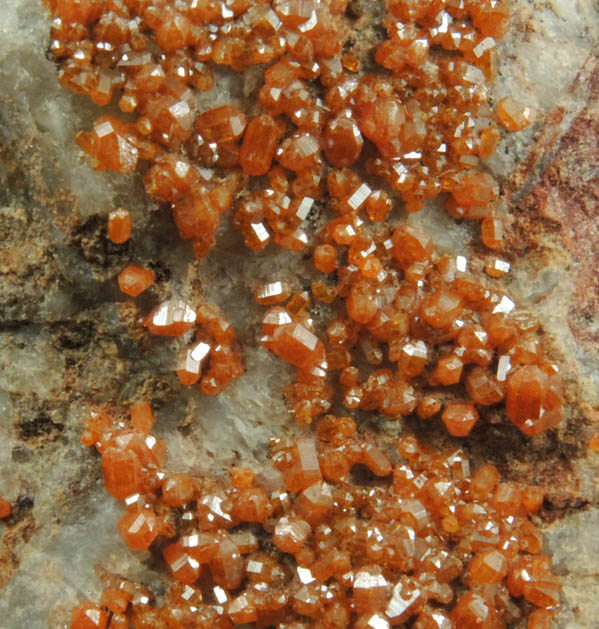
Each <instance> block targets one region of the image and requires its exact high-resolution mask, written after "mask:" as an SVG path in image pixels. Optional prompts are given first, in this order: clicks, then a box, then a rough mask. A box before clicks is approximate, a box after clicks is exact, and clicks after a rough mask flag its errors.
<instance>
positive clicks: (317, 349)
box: [47, 0, 563, 436]
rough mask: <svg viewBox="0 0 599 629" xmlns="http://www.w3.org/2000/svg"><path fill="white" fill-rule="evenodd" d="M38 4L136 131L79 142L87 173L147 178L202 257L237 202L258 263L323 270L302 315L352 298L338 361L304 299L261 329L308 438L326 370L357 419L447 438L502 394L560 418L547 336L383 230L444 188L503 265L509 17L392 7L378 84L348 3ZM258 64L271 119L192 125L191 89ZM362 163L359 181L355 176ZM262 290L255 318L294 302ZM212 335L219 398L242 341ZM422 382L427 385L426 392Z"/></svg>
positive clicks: (510, 408)
mask: <svg viewBox="0 0 599 629" xmlns="http://www.w3.org/2000/svg"><path fill="white" fill-rule="evenodd" d="M47 1H48V2H49V6H50V9H51V11H52V13H53V15H54V16H55V21H54V25H53V30H52V43H51V50H52V51H53V53H54V55H55V57H56V58H57V59H59V60H60V62H61V66H60V80H61V81H62V83H63V84H64V85H65V86H67V87H68V88H70V89H72V90H74V91H76V92H80V93H84V94H87V95H89V96H90V97H91V98H92V100H94V102H96V103H98V104H108V103H109V102H111V101H112V100H113V99H115V98H116V97H117V95H118V96H119V100H118V104H119V107H120V108H121V109H122V110H123V112H126V113H128V114H134V115H135V116H136V119H135V121H134V122H126V123H125V122H121V121H120V120H118V119H116V118H114V117H112V116H103V117H102V118H100V119H99V120H97V121H96V123H95V124H94V128H93V130H92V131H91V132H90V133H86V132H81V133H80V134H79V136H78V142H79V144H80V146H81V147H82V148H83V149H84V150H85V151H86V152H88V153H89V154H90V155H92V156H93V158H94V163H95V166H96V167H97V168H100V169H112V170H115V171H118V172H130V171H132V170H134V169H136V168H137V166H138V163H139V162H140V160H145V161H147V162H149V165H150V167H149V169H148V170H147V172H146V174H145V175H144V183H145V186H146V190H147V192H148V194H149V195H150V196H151V197H152V198H155V199H158V200H161V201H165V202H168V203H170V206H171V209H172V212H173V216H174V220H175V222H176V224H177V226H178V229H179V232H180V234H181V236H182V237H183V238H185V239H191V240H192V241H193V247H194V251H195V253H196V255H197V256H198V257H203V256H205V255H206V254H207V253H208V252H209V251H210V249H211V248H212V246H213V245H214V235H215V233H216V230H217V228H218V225H219V222H220V217H221V216H222V215H223V214H224V213H225V212H227V211H229V210H230V209H231V208H232V207H233V206H235V216H234V221H233V222H234V224H235V225H236V226H237V228H238V229H239V230H240V232H241V233H242V235H243V237H244V240H245V242H246V244H247V245H248V247H250V248H251V249H253V250H257V251H261V250H263V249H265V248H266V247H267V245H268V244H269V243H270V242H271V241H274V242H275V243H277V244H278V245H280V246H282V247H285V248H288V249H291V250H295V251H302V250H303V249H305V248H307V247H309V246H310V247H311V251H312V256H313V261H314V266H315V267H316V269H317V270H318V271H320V272H321V273H322V274H324V275H326V276H327V280H326V281H323V280H316V281H315V282H314V283H313V285H312V299H313V300H314V301H321V302H326V303H331V302H334V301H335V300H337V298H341V299H344V300H345V310H346V316H345V315H344V316H340V317H337V318H335V319H334V320H332V321H331V322H330V323H329V324H328V327H327V328H326V334H327V337H328V343H327V344H326V345H325V344H323V342H322V341H321V340H320V339H319V338H318V337H317V335H316V334H315V333H314V331H313V330H312V329H310V316H309V313H308V310H307V306H308V305H309V304H310V296H309V295H299V296H298V295H295V296H294V297H293V298H292V300H291V302H292V304H291V306H289V305H288V306H287V308H285V309H283V308H275V309H274V310H271V311H269V312H268V313H267V315H266V317H265V319H264V337H263V341H264V343H265V345H266V346H267V347H269V348H270V349H272V350H273V351H274V352H275V353H276V354H278V355H279V356H281V357H282V358H284V359H285V360H287V361H289V362H291V363H292V364H294V365H295V366H296V367H298V369H299V378H298V382H297V384H296V385H294V386H292V387H290V388H289V389H288V390H287V397H288V400H289V402H290V406H291V408H292V410H293V412H294V415H295V416H296V419H297V420H298V422H299V423H301V424H308V423H310V422H311V421H313V420H314V418H315V417H317V416H318V415H321V414H322V413H324V412H327V411H328V410H329V409H330V405H331V401H332V398H333V389H332V388H331V386H330V381H329V380H330V379H329V376H328V372H330V371H339V372H340V375H339V381H340V382H341V385H342V387H343V403H344V405H345V406H346V408H350V409H357V408H360V409H363V410H379V411H381V412H382V413H384V414H386V415H388V416H392V417H396V416H400V415H407V414H411V413H413V412H414V411H416V412H418V414H419V415H420V416H421V417H422V418H428V417H431V416H433V415H435V414H437V413H438V412H441V410H442V409H443V410H442V419H443V421H444V422H445V424H446V425H447V427H448V429H449V431H450V432H451V434H453V435H456V436H464V435H467V434H468V433H469V432H470V431H471V430H472V428H473V426H474V425H475V423H476V421H477V419H478V416H479V415H478V411H477V409H476V407H475V406H481V405H482V406H488V405H493V404H497V403H499V402H501V401H502V400H503V399H504V398H506V406H507V414H508V417H509V418H510V420H511V421H513V422H514V423H515V424H516V425H517V426H518V427H519V428H520V429H521V430H522V431H523V432H524V433H526V434H527V435H536V434H539V433H541V432H543V431H544V430H546V429H547V428H551V427H553V426H555V425H556V424H557V423H559V421H560V420H561V418H562V410H561V409H562V406H563V400H562V397H561V395H560V393H559V385H558V383H557V382H556V367H555V366H554V365H552V364H551V363H549V362H548V361H546V360H545V358H544V357H543V353H542V350H541V347H540V343H539V339H538V338H537V337H536V336H535V332H536V328H537V323H536V322H535V321H534V320H532V319H531V318H530V317H527V316H525V315H524V316H522V315H521V314H519V313H518V312H517V311H516V312H515V313H510V311H511V309H512V308H513V306H514V304H513V303H512V302H511V301H510V300H509V298H507V297H505V296H502V295H500V294H498V293H496V292H494V291H490V290H487V289H486V287H485V286H484V284H483V283H482V282H481V281H480V280H478V279H477V278H476V277H475V276H473V275H471V274H470V273H468V272H467V270H466V265H467V261H466V260H465V259H464V258H463V257H461V256H458V257H454V258H450V257H442V256H437V255H436V254H435V253H434V251H433V245H432V243H431V242H430V239H429V238H428V236H427V235H426V234H423V233H421V232H420V231H418V230H417V229H414V228H411V227H403V228H400V229H398V230H396V231H395V232H394V233H393V234H391V232H390V230H389V229H388V228H387V227H386V226H385V225H386V219H387V217H388V215H389V213H390V211H391V210H392V209H393V206H394V197H393V196H392V195H393V194H397V195H399V196H400V197H401V198H402V199H403V201H404V208H405V209H406V210H407V211H409V212H413V211H417V210H419V209H420V208H421V207H422V205H423V202H424V200H425V199H427V198H432V197H435V196H437V195H438V194H440V193H443V194H445V196H446V199H445V204H446V207H447V210H448V212H449V213H450V214H451V215H452V216H454V217H457V218H470V219H477V220H479V221H481V226H482V227H481V230H482V240H483V242H484V243H485V245H486V246H487V247H488V248H490V249H492V250H498V249H501V248H502V245H503V241H504V236H505V229H504V225H503V222H502V218H501V207H500V205H498V195H499V187H498V184H497V182H496V181H495V180H494V179H493V177H492V176H491V175H489V174H488V173H486V172H483V171H482V170H479V164H480V160H481V159H484V158H485V157H488V156H490V155H491V154H492V153H493V151H494V150H495V147H496V145H497V142H498V140H499V137H500V136H499V132H498V131H497V129H496V126H495V122H494V120H493V119H492V117H491V112H490V110H489V108H488V94H487V81H488V80H489V79H490V78H491V77H492V74H493V51H494V48H495V45H496V39H497V38H498V37H501V35H502V34H503V33H504V31H505V29H506V24H507V20H508V17H509V12H508V9H507V6H506V4H505V3H504V2H503V1H502V0H388V2H387V8H388V14H387V16H386V18H385V20H384V26H385V29H386V31H387V35H388V38H387V39H386V40H385V41H383V42H382V43H381V44H380V45H379V46H378V47H377V49H376V51H375V55H374V56H375V60H376V63H377V64H378V66H379V70H380V71H379V72H378V73H369V74H363V73H360V63H359V60H358V58H357V57H356V56H355V55H343V56H340V53H341V51H342V49H343V46H344V44H345V43H346V41H347V38H348V36H349V35H350V33H351V29H350V28H349V22H348V20H347V18H346V17H345V11H346V9H347V1H346V0H327V1H323V2H315V1H312V0H274V1H273V2H267V1H255V2H251V1H249V0H182V1H181V2H176V3H172V2H167V1H166V0H161V1H158V0H156V1H155V0H77V2H73V1H72V0H47ZM441 51H443V52H441ZM262 64H270V65H269V67H268V68H267V69H266V70H265V72H264V83H263V85H262V86H261V87H260V89H259V94H258V103H259V105H260V107H261V108H262V110H263V113H258V114H256V115H252V116H250V115H249V114H248V115H246V113H244V111H242V110H241V109H239V108H238V107H234V106H232V105H223V106H220V107H217V108H214V109H208V110H205V111H200V110H199V109H198V105H197V102H198V100H197V92H198V91H203V90H209V89H211V88H212V87H213V86H214V82H215V79H214V76H215V74H214V73H215V72H217V73H218V72H221V73H222V72H223V67H225V66H229V67H230V68H232V69H233V70H234V71H236V72H241V71H244V70H246V69H247V68H249V67H250V66H256V65H262ZM531 116H532V112H531V110H530V108H526V107H520V106H519V105H517V103H515V102H514V101H512V100H510V99H503V100H502V101H500V102H499V104H498V108H497V115H496V117H497V118H498V119H499V121H501V123H502V124H503V125H504V126H505V127H506V128H508V129H510V130H518V129H522V128H524V127H525V126H527V125H528V124H530V122H531ZM359 158H362V159H361V164H362V165H363V167H364V168H363V171H364V172H365V174H366V181H365V180H364V179H363V178H362V177H361V176H359V175H358V174H356V172H354V171H353V170H351V169H350V168H349V167H350V166H352V165H354V164H356V163H357V162H358V160H359ZM263 175H267V176H268V181H267V183H266V182H264V181H263V180H259V185H258V186H253V185H252V186H245V188H244V190H243V191H242V186H243V184H244V183H246V181H247V179H248V177H250V176H251V177H259V176H263ZM377 182H378V185H379V186H381V187H376V185H377ZM388 190H389V191H393V192H388ZM322 202H326V203H327V207H328V208H329V210H330V211H331V212H332V213H333V215H334V216H333V218H332V219H331V220H329V222H328V223H327V224H326V225H325V226H324V227H323V228H322V229H320V231H318V232H317V233H311V230H310V229H309V227H308V226H307V224H306V223H307V220H306V219H308V217H309V216H311V215H313V208H315V207H318V206H319V205H322ZM128 229H130V227H128ZM119 238H125V236H122V235H121V234H120V231H119ZM506 269H509V263H507V262H506V261H505V260H500V259H495V260H493V261H492V262H489V263H488V264H487V271H488V273H489V274H490V275H492V276H493V277H499V276H501V275H502V274H504V273H505V272H506ZM328 278H331V279H330V280H329V279H328ZM333 280H336V281H333ZM153 281H154V276H153V274H152V272H151V271H148V270H145V269H140V268H138V267H131V266H130V267H127V268H126V269H125V270H124V271H123V273H122V274H121V276H119V283H120V285H121V288H122V289H123V291H124V292H126V293H127V294H129V295H133V296H135V295H137V294H139V293H140V292H142V291H143V290H144V289H145V288H146V287H147V286H149V285H151V283H153ZM275 283H276V282H275ZM266 292H267V294H268V297H267V298H264V299H262V300H261V303H277V301H278V300H279V298H281V299H282V298H283V297H284V296H285V292H284V291H283V292H281V293H279V294H277V293H276V291H275V292H274V293H272V294H270V293H269V289H268V288H267V289H266ZM169 309H171V310H172V309H174V311H176V313H177V315H180V316H183V317H186V316H187V315H186V314H185V312H184V311H186V310H189V311H190V312H191V310H192V308H191V307H190V306H188V305H187V304H185V303H183V302H180V301H178V300H172V301H171V302H167V303H166V304H162V305H161V306H160V307H159V308H158V309H157V313H154V314H152V315H150V317H149V318H148V321H151V320H152V317H154V319H156V320H160V319H161V317H166V320H167V324H166V325H149V326H148V327H149V328H150V330H152V331H154V332H157V330H158V329H159V328H160V329H162V330H164V329H166V328H169V329H170V328H171V327H172V326H170V323H168V321H169V317H170V316H171V315H170V314H169V313H168V312H167V311H169ZM510 315H511V316H510ZM219 320H220V319H219ZM186 325H187V324H186ZM184 327H185V326H183V328H184ZM189 327H190V326H189ZM213 327H217V326H213ZM179 328H181V326H177V329H179ZM183 331H185V330H183ZM221 332H222V330H221V331H219V332H218V334H214V333H212V337H213V339H215V340H216V342H217V343H218V344H219V345H218V347H219V348H225V350H224V353H223V352H221V354H223V355H222V357H221V358H222V361H221V363H222V364H223V365H224V366H223V368H222V369H220V374H221V376H222V377H221V378H220V380H221V382H222V383H224V384H223V385H221V386H212V385H211V386H204V385H203V383H204V380H206V378H204V380H202V387H203V388H204V389H205V390H206V392H209V390H210V391H211V392H219V391H220V390H222V388H223V386H225V384H226V382H228V381H229V380H231V379H232V378H234V377H236V376H238V375H239V374H240V373H241V368H240V361H239V357H238V356H237V355H236V354H235V352H233V351H232V350H230V343H231V341H229V342H227V341H226V339H228V338H229V336H230V335H231V334H233V331H232V329H231V328H230V326H228V327H227V329H226V331H224V333H223V334H221ZM157 333H168V334H171V333H169V332H157ZM179 333H181V332H177V334H179ZM221 336H224V337H225V340H222V339H221V338H220V337H221ZM208 341H209V339H206V338H204V336H202V335H200V336H199V337H198V338H197V339H196V343H195V344H194V345H193V346H191V347H189V348H187V349H186V350H184V351H183V352H182V355H181V356H180V357H179V360H178V365H177V372H178V374H179V377H180V378H181V381H182V382H183V383H184V384H192V383H194V382H196V381H197V380H199V379H200V377H201V372H202V369H203V367H202V364H203V363H204V362H205V357H206V356H207V354H208V353H209V352H210V347H209V342H208ZM354 347H357V348H359V349H360V350H361V351H360V354H361V355H362V356H363V357H364V358H365V359H366V362H367V363H370V364H371V365H373V366H381V367H382V368H380V369H377V370H375V371H373V372H372V373H371V374H369V375H368V376H367V377H366V378H363V377H362V375H361V373H360V371H359V370H358V368H357V367H356V366H354V365H353V363H352V356H351V354H350V351H349V350H350V349H352V348H354ZM212 360H213V361H215V362H218V361H216V358H215V356H213V357H212ZM385 360H387V361H388V366H393V365H395V366H396V368H395V370H392V369H389V368H388V367H387V368H385V366H384V365H382V363H384V362H385ZM228 367H230V369H231V374H230V377H229V378H228V379H227V378H226V377H225V374H226V369H227V368H228ZM423 383H424V384H425V385H426V386H427V387H430V386H432V387H433V388H437V390H436V391H432V392H430V391H428V390H427V392H426V395H421V394H420V393H417V392H416V390H415V389H414V386H417V388H418V386H420V388H422V387H421V385H422V384H423ZM460 383H464V384H465V385H466V390H467V393H468V397H469V399H467V400H462V399H459V390H460V389H459V387H457V390H458V395H457V398H458V399H453V398H456V395H455V394H454V393H455V390H450V391H449V395H450V397H449V399H446V397H447V391H446V390H445V387H455V386H456V385H459V384H460ZM439 387H441V390H438V389H439ZM452 396H453V397H452ZM445 401H446V402H447V404H446V405H445V407H444V408H443V402H445Z"/></svg>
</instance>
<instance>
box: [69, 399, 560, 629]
mask: <svg viewBox="0 0 599 629" xmlns="http://www.w3.org/2000/svg"><path fill="white" fill-rule="evenodd" d="M152 425H153V415H152V411H151V409H150V407H149V406H148V405H147V404H144V403H137V404H134V405H133V406H132V407H131V410H130V418H127V419H120V420H119V419H115V418H114V417H113V416H112V415H111V414H110V413H109V412H108V411H107V410H98V411H96V412H94V413H92V415H91V416H90V418H89V421H88V427H87V430H86V431H85V433H84V434H83V437H82V441H83V442H84V443H85V444H86V445H94V446H95V447H96V448H97V449H98V451H99V452H100V453H101V456H102V468H103V471H104V482H105V484H106V489H107V490H108V492H109V493H110V494H111V495H112V496H114V497H115V498H116V499H118V500H121V501H123V502H124V503H125V506H126V508H125V512H124V514H123V516H122V517H121V519H120V521H119V530H120V533H121V535H122V537H123V539H124V540H125V541H126V543H127V544H128V545H129V547H130V548H131V549H133V550H138V551H140V550H146V549H151V550H152V551H153V552H155V553H156V554H157V555H161V556H162V561H163V562H164V564H165V565H166V566H167V567H168V569H169V570H170V572H171V574H172V576H173V578H174V584H173V585H172V586H171V587H170V589H169V590H168V591H167V593H166V594H165V596H164V599H163V601H162V604H159V603H158V602H157V601H155V600H154V595H153V594H152V592H151V591H150V590H149V589H148V588H146V587H144V586H140V585H136V584H134V583H131V582H129V581H127V580H125V579H123V578H121V577H117V576H111V577H108V578H107V582H106V589H105V591H104V593H103V596H102V601H101V605H100V606H98V605H95V604H93V603H90V602H85V603H82V604H81V605H79V606H78V607H76V608H75V609H74V610H73V622H72V625H71V627H72V629H91V628H94V629H106V628H107V627H110V628H111V629H117V628H118V629H126V628H128V627H135V628H139V629H141V628H142V627H148V628H149V627H151V628H152V629H167V628H169V629H175V628H180V629H183V628H188V627H196V628H204V627H205V628H206V629H218V628H228V627H232V626H235V625H248V624H251V625H253V626H256V627H280V628H289V629H291V628H293V629H305V628H307V627H314V628H315V629H337V628H339V629H342V628H345V627H350V626H352V627H356V628H359V629H385V628H388V627H391V626H405V623H407V622H410V623H413V624H410V626H412V627H414V628H415V629H451V628H453V627H455V628H458V629H500V628H502V627H505V626H506V624H509V623H513V622H517V621H518V620H519V619H520V618H521V617H522V615H523V610H527V611H530V610H531V605H530V604H532V606H535V607H538V608H539V609H537V610H536V611H533V612H532V613H531V614H530V616H529V618H528V627H529V628H530V629H546V628H548V627H550V626H551V618H552V615H553V613H554V612H555V609H556V606H557V604H558V602H559V592H560V586H559V582H558V581H557V579H556V578H555V577H554V576H553V575H552V574H551V572H550V570H549V559H548V558H547V557H545V556H543V555H542V554H541V534H540V531H539V530H538V529H537V528H536V526H535V525H534V524H533V523H532V522H531V520H530V515H531V514H534V513H535V512H536V511H538V509H539V508H540V507H541V504H542V502H543V498H544V491H543V489H542V488H539V487H523V486H521V485H519V484H517V483H513V482H500V481H499V473H498V471H497V469H496V468H495V467H494V466H493V465H490V464H488V465H484V466H482V467H480V468H479V469H478V470H477V471H476V472H475V473H474V474H472V475H471V472H470V464H469V461H468V458H467V456H466V455H465V453H464V452H463V451H462V450H461V449H459V448H454V449H452V450H448V451H446V452H441V453H439V452H435V451H432V450H430V449H428V448H427V447H425V446H423V445H421V444H420V443H419V442H418V441H417V440H416V439H415V438H414V437H412V436H409V435H408V436H403V437H402V438H401V439H400V440H399V441H398V442H397V443H395V444H389V443H387V444H386V445H383V444H379V445H377V442H376V440H375V439H374V437H373V436H371V437H368V436H364V435H362V436H360V437H359V436H358V435H357V434H356V425H355V423H354V421H353V420H352V419H351V418H350V417H335V416H332V415H327V416H325V417H323V418H321V419H320V420H319V421H318V424H317V427H316V432H315V435H312V436H305V437H301V438H299V439H297V440H295V441H291V440H289V441H288V440H283V439H278V440H274V441H273V442H272V444H271V450H272V466H270V467H269V471H268V470H267V469H266V468H265V469H263V470H262V473H260V474H257V475H254V473H252V472H251V471H250V470H249V469H246V468H232V469H231V472H230V474H231V480H230V483H228V484H225V483H220V482H217V481H215V480H209V479H206V478H203V477H194V476H193V475H191V474H188V473H172V472H170V471H168V470H167V469H166V468H165V464H166V458H167V453H166V447H165V445H164V443H163V442H162V441H160V440H159V439H157V438H156V437H154V436H152V434H151V430H152ZM515 599H522V600H523V601H525V602H523V603H521V604H517V603H516V601H515Z"/></svg>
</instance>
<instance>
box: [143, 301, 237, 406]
mask: <svg viewBox="0 0 599 629" xmlns="http://www.w3.org/2000/svg"><path fill="white" fill-rule="evenodd" d="M144 325H145V326H146V328H147V329H148V330H149V331H150V332H152V334H156V335H158V336H173V337H176V336H181V335H183V334H185V333H186V332H189V331H190V330H192V329H194V328H195V327H196V326H198V327H197V330H196V332H195V338H194V341H193V342H192V343H191V344H189V345H186V346H185V347H183V348H182V349H181V350H180V352H179V355H178V356H177V361H176V372H177V376H178V377H179V380H180V381H181V383H182V384H184V385H186V386H191V385H193V384H196V383H197V382H199V383H200V388H201V390H202V391H203V392H204V393H206V394H207V395H217V394H218V393H220V392H221V391H222V390H223V389H224V388H225V387H226V386H227V385H228V384H229V383H230V382H231V380H234V379H235V378H238V377H239V376H241V374H242V373H243V361H242V358H241V354H240V352H239V351H238V350H237V349H236V348H235V338H236V335H235V330H234V329H233V326H232V325H231V324H230V323H229V322H228V321H227V320H226V319H225V318H224V317H223V316H222V315H221V314H220V312H219V311H218V310H217V309H216V307H214V306H212V305H210V304H208V303H204V304H202V305H201V306H200V307H199V308H197V309H196V308H193V307H192V306H191V305H189V304H188V303H187V302H185V301H183V300H181V299H169V300H167V301H165V302H163V303H161V304H160V305H158V306H156V308H154V310H152V312H150V313H149V314H148V316H147V317H146V318H145V319H144Z"/></svg>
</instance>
